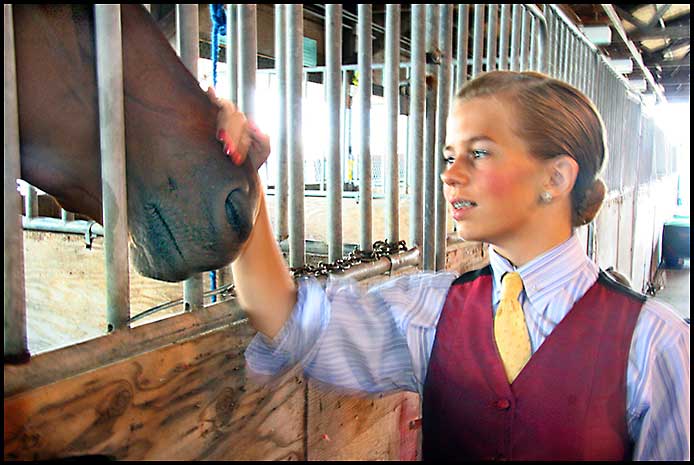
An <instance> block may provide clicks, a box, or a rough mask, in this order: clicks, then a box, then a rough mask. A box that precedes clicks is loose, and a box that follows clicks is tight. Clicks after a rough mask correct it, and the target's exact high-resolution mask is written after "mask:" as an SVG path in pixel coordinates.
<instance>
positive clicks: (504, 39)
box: [499, 3, 511, 70]
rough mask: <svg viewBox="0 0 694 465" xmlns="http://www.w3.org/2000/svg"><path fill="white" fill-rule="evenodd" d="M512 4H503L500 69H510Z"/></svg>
mask: <svg viewBox="0 0 694 465" xmlns="http://www.w3.org/2000/svg"><path fill="white" fill-rule="evenodd" d="M510 21H511V5H510V4H509V3H504V4H503V5H501V32H500V34H499V35H500V37H499V69H503V70H506V69H509V49H508V47H509V40H510V34H511V23H510Z"/></svg>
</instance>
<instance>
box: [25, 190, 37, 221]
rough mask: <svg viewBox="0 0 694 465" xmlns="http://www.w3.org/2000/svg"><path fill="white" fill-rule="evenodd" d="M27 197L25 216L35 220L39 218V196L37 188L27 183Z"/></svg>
mask: <svg viewBox="0 0 694 465" xmlns="http://www.w3.org/2000/svg"><path fill="white" fill-rule="evenodd" d="M26 186H27V195H26V197H24V216H26V217H27V218H35V217H37V216H39V196H38V193H37V192H36V188H35V187H34V186H32V185H31V184H28V183H27V185H26Z"/></svg>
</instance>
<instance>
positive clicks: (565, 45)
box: [561, 26, 571, 82]
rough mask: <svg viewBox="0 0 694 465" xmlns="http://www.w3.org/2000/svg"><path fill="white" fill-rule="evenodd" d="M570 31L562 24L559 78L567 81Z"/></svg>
mask: <svg viewBox="0 0 694 465" xmlns="http://www.w3.org/2000/svg"><path fill="white" fill-rule="evenodd" d="M570 36H571V33H570V32H569V28H568V27H566V26H564V28H563V31H562V38H561V39H562V41H561V43H562V46H561V49H562V50H561V51H562V60H561V61H562V63H561V78H562V80H563V81H566V82H569V64H570V62H571V53H570V52H569V50H570V49H569V38H570Z"/></svg>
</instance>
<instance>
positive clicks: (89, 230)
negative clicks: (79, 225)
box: [84, 221, 97, 250]
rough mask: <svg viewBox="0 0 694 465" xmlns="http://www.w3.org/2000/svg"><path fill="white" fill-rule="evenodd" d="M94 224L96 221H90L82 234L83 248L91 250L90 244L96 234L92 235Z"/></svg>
mask: <svg viewBox="0 0 694 465" xmlns="http://www.w3.org/2000/svg"><path fill="white" fill-rule="evenodd" d="M95 224H96V221H90V222H89V226H88V227H87V230H86V231H85V232H84V242H85V246H86V247H87V248H88V249H90V250H91V248H92V242H93V241H94V239H95V238H96V237H97V235H96V234H93V233H92V227H93V226H94V225H95Z"/></svg>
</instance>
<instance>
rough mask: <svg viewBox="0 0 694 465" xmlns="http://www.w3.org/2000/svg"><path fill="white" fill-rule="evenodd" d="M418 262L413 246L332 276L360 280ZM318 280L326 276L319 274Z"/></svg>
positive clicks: (418, 258)
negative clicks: (405, 250)
mask: <svg viewBox="0 0 694 465" xmlns="http://www.w3.org/2000/svg"><path fill="white" fill-rule="evenodd" d="M419 263H420V251H419V248H417V247H414V248H412V249H410V250H408V251H407V252H402V253H399V254H396V255H387V256H385V257H381V258H380V259H379V260H378V261H375V262H371V263H361V264H359V265H355V266H353V267H351V268H350V269H349V270H347V271H344V272H342V273H336V274H334V275H333V276H335V277H338V278H340V279H342V278H348V279H354V280H355V281H362V280H364V279H369V278H374V277H376V276H381V275H383V274H385V273H388V274H391V273H392V272H394V271H397V270H399V269H401V268H404V267H406V266H417V265H419ZM317 279H318V281H319V282H321V283H325V282H326V281H327V279H328V278H327V277H325V276H320V277H318V278H317Z"/></svg>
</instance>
